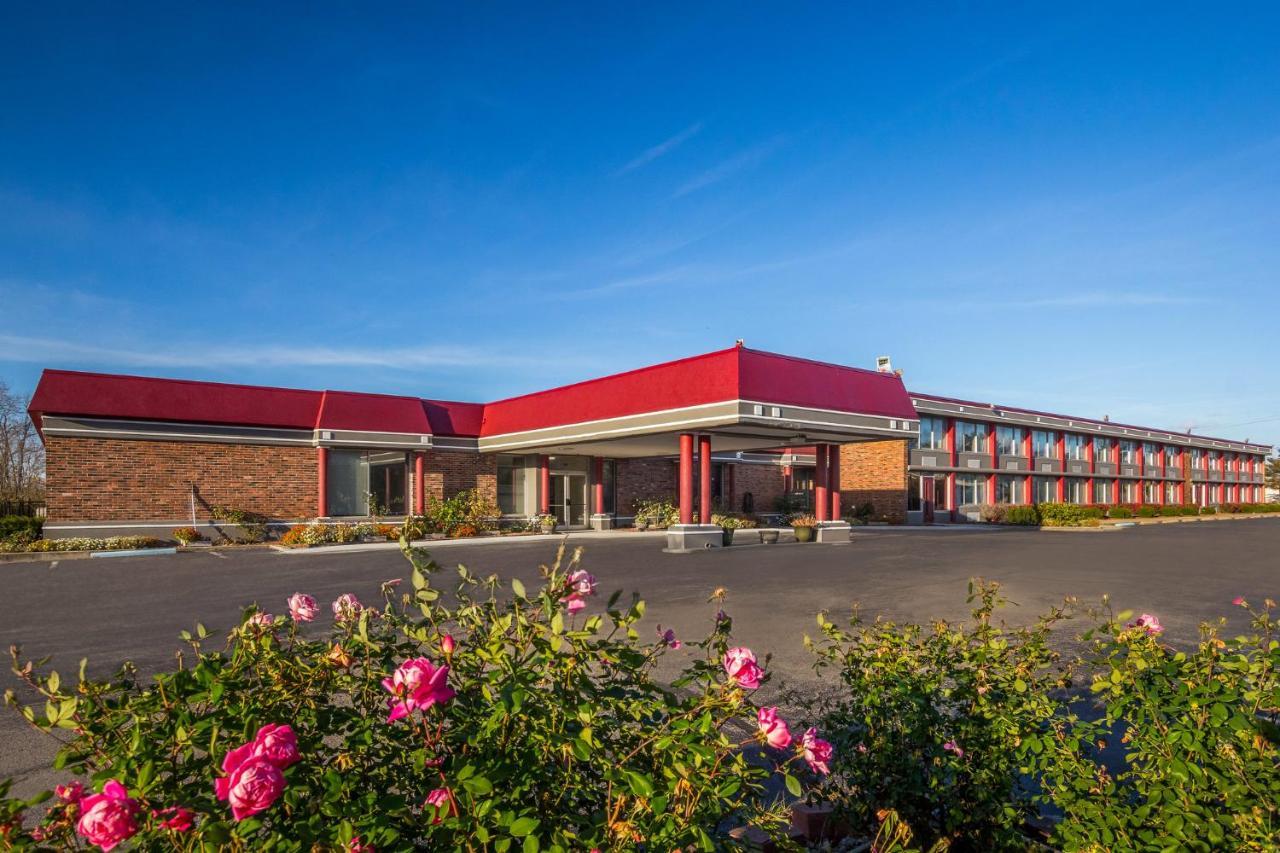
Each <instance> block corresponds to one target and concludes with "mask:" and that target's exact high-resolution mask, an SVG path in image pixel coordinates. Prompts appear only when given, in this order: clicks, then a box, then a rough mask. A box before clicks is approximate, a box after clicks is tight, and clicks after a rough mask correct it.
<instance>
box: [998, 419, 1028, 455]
mask: <svg viewBox="0 0 1280 853" xmlns="http://www.w3.org/2000/svg"><path fill="white" fill-rule="evenodd" d="M996 452H997V453H999V454H1000V455H1001V456H1021V455H1022V427H1011V426H1002V427H996Z"/></svg>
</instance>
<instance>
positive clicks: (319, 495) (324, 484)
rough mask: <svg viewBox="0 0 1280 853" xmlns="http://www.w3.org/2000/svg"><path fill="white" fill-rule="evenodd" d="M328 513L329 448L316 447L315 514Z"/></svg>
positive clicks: (324, 516) (326, 515)
mask: <svg viewBox="0 0 1280 853" xmlns="http://www.w3.org/2000/svg"><path fill="white" fill-rule="evenodd" d="M328 515H329V448H327V447H317V448H316V516H317V517H318V518H327V517H328Z"/></svg>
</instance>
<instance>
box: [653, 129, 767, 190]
mask: <svg viewBox="0 0 1280 853" xmlns="http://www.w3.org/2000/svg"><path fill="white" fill-rule="evenodd" d="M781 144H782V137H780V136H779V137H774V138H773V139H769V140H766V141H765V142H761V143H760V144H758V145H753V146H751V147H750V148H748V149H747V150H745V151H743V152H741V153H740V154H736V155H734V156H733V157H730V158H729V159H727V160H722V161H721V162H719V163H717V164H716V165H714V166H712V167H711V168H710V169H707V170H706V171H705V172H702V173H701V174H699V175H697V176H695V177H694V178H693V179H691V180H689V181H686V182H685V183H683V184H681V185H680V186H679V187H677V188H676V191H675V192H673V193H672V194H671V197H672V198H673V199H675V198H680V197H682V196H686V195H688V194H689V193H692V192H697V191H698V190H701V189H706V188H707V187H709V186H711V185H712V184H718V183H720V182H721V181H723V180H725V179H726V178H730V177H733V176H734V175H736V174H737V173H738V172H741V171H743V170H744V169H750V168H751V167H753V166H755V165H757V164H759V163H760V161H762V160H764V159H765V158H766V157H768V156H769V155H770V154H772V153H773V152H774V151H776V150H777V149H778V146H780V145H781Z"/></svg>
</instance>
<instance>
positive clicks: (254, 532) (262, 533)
mask: <svg viewBox="0 0 1280 853" xmlns="http://www.w3.org/2000/svg"><path fill="white" fill-rule="evenodd" d="M209 514H210V515H212V516H213V518H214V520H215V521H221V522H225V523H227V524H234V525H236V526H237V527H239V528H240V532H241V533H242V534H243V535H244V538H243V539H242V540H241V541H242V542H264V541H266V538H267V522H268V521H269V520H270V519H268V518H267V517H266V516H265V515H262V514H261V513H257V512H250V511H248V510H244V509H236V508H234V507H229V506H215V507H213V508H211V509H210V510H209Z"/></svg>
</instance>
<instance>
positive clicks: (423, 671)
mask: <svg viewBox="0 0 1280 853" xmlns="http://www.w3.org/2000/svg"><path fill="white" fill-rule="evenodd" d="M448 676H449V667H448V666H445V665H443V664H442V665H440V666H436V665H435V664H433V663H432V662H431V661H429V660H427V659H426V658H411V659H409V660H407V661H405V662H404V663H402V664H400V666H398V667H396V671H395V673H394V674H392V676H391V677H390V678H384V679H382V686H383V688H384V689H385V690H386V691H387V692H388V693H390V694H391V698H390V699H388V700H387V706H388V707H389V708H390V709H391V713H389V714H388V715H387V722H388V723H394V722H395V721H396V720H399V719H401V718H403V717H407V716H409V714H410V713H412V712H413V711H425V710H426V709H427V708H430V707H431V706H432V705H436V704H441V705H443V704H444V703H445V702H448V701H449V700H450V699H452V698H453V697H454V696H455V695H456V694H455V693H454V692H453V689H452V688H450V687H449V685H448V684H446V683H445V679H446V678H447V677H448Z"/></svg>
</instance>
